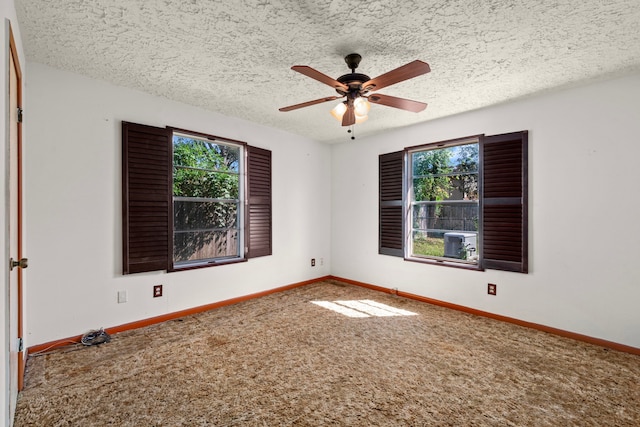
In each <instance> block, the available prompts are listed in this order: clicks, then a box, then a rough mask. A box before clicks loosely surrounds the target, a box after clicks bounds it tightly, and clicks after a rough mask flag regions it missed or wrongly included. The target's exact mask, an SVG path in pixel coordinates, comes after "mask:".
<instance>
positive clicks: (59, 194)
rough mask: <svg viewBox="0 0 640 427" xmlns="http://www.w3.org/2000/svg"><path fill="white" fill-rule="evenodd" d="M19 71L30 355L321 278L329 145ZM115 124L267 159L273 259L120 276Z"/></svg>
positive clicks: (35, 70) (326, 243)
mask: <svg viewBox="0 0 640 427" xmlns="http://www.w3.org/2000/svg"><path fill="white" fill-rule="evenodd" d="M27 66H28V68H29V80H28V81H27V87H26V101H27V103H28V105H29V110H28V112H27V113H26V117H28V119H25V121H26V124H25V125H26V126H28V134H27V137H26V139H25V149H26V159H27V165H26V170H25V173H26V183H25V184H26V185H25V193H26V199H27V204H28V211H27V212H26V222H27V223H28V224H29V234H28V246H29V248H30V250H29V275H30V276H29V286H28V288H27V289H26V294H27V298H28V312H27V319H26V341H27V346H32V345H35V344H39V343H43V342H48V341H51V340H56V339H60V338H65V337H70V336H73V335H77V334H81V333H84V332H86V331H87V330H89V329H93V328H98V327H101V326H103V327H110V326H116V325H121V324H124V323H128V322H132V321H136V320H141V319H145V318H149V317H153V316H158V315H162V314H165V313H171V312H175V311H179V310H183V309H187V308H191V307H196V306H201V305H205V304H209V303H212V302H216V301H221V300H226V299H229V298H234V297H238V296H242V295H247V294H251V293H255V292H260V291H263V290H268V289H272V288H276V287H280V286H284V285H287V284H292V283H297V282H300V281H304V280H309V279H313V278H316V277H320V276H324V275H327V274H329V272H330V268H331V266H330V253H329V250H330V219H329V202H330V179H329V172H330V148H329V147H328V146H327V145H324V144H320V143H317V142H314V141H311V140H308V139H305V138H302V137H299V136H295V135H292V134H288V133H284V132H280V131H277V130H274V129H271V128H268V127H264V126H259V125H256V124H252V123H249V122H246V121H242V120H239V119H235V118H230V117H225V116H221V115H218V114H213V113H211V112H206V111H204V110H200V109H197V108H194V107H190V106H186V105H183V104H179V103H176V102H172V101H168V100H166V99H163V98H158V97H154V96H151V95H148V94H144V93H141V92H137V91H133V90H129V89H125V88H121V87H116V86H112V85H110V84H107V83H104V82H100V81H97V80H92V79H89V78H86V77H81V76H79V75H75V74H72V73H68V72H63V71H58V70H55V69H53V68H49V67H47V66H44V65H41V64H37V63H28V64H27ZM123 120H124V121H131V122H137V123H143V124H148V125H155V126H166V125H168V126H175V127H178V128H183V129H189V130H193V131H198V132H203V133H209V134H213V135H218V136H223V137H227V138H231V139H236V140H241V141H245V142H247V143H248V144H251V145H254V146H257V147H262V148H267V149H269V150H272V160H273V182H272V186H273V255H272V256H268V257H262V258H256V259H251V260H249V261H248V262H245V263H239V264H232V265H225V266H218V267H212V268H205V269H199V270H191V271H183V272H177V273H168V274H167V273H164V272H156V273H144V274H133V275H127V276H123V275H122V273H121V271H122V262H121V259H122V250H121V245H122V243H121V242H122V238H121V235H122V227H121V216H122V214H121V212H122V211H121V209H122V203H121V197H122V194H121V121H123ZM312 257H315V258H317V259H319V258H324V265H322V266H320V265H317V266H316V267H314V268H312V267H311V266H310V259H311V258H312ZM318 264H319V263H318ZM155 284H163V285H164V296H163V297H162V298H152V287H153V285H155ZM117 291H127V293H128V299H129V301H128V302H127V303H124V304H118V303H117Z"/></svg>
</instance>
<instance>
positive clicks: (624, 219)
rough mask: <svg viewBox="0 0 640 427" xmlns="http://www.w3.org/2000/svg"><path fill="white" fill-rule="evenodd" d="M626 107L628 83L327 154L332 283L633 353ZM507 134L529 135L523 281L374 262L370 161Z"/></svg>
mask: <svg viewBox="0 0 640 427" xmlns="http://www.w3.org/2000/svg"><path fill="white" fill-rule="evenodd" d="M638 99H640V75H632V76H627V77H624V78H619V79H615V80H611V81H607V82H600V83H595V84H592V85H589V86H585V87H580V88H572V89H567V90H564V91H560V92H555V93H550V94H545V95H540V96H536V97H532V98H528V99H523V100H520V101H517V102H513V103H509V104H503V105H499V106H495V107H492V108H486V109H482V110H478V111H474V112H470V113H466V114H460V115H457V116H453V117H449V118H445V119H441V120H436V121H432V122H428V123H424V124H421V125H418V126H413V127H410V128H404V129H400V130H392V131H389V132H387V133H385V134H384V135H380V136H376V137H370V138H366V139H364V138H363V139H361V140H356V141H355V142H348V143H344V144H339V145H335V146H334V147H333V148H332V153H331V154H332V162H331V164H332V173H331V176H332V197H331V204H332V214H331V216H332V239H331V253H332V270H331V272H332V274H333V275H336V276H339V277H345V278H349V279H352V280H358V281H362V282H366V283H370V284H375V285H379V286H383V287H397V288H398V289H399V290H401V291H405V292H410V293H414V294H418V295H421V296H425V297H430V298H435V299H439V300H442V301H447V302H450V303H454V304H460V305H463V306H467V307H471V308H475V309H479V310H484V311H488V312H491V313H496V314H500V315H504V316H510V317H514V318H518V319H522V320H525V321H529V322H535V323H539V324H543V325H547V326H551V327H555V328H559V329H563V330H567V331H572V332H575V333H580V334H585V335H588V336H592V337H596V338H601V339H605V340H610V341H613V342H617V343H621V344H626V345H630V346H634V347H640V310H639V309H638V301H640V272H639V271H638V270H637V268H638V259H640V258H639V256H640V246H639V242H638V236H640V201H639V198H638V196H639V194H640V188H639V182H640V180H639V179H638V159H640V104H639V103H638ZM373 108H377V107H375V106H374V107H373ZM429 108H438V106H437V105H430V106H429ZM372 110H373V109H372ZM407 114H409V113H407ZM370 120H375V117H374V115H373V114H371V117H370ZM519 130H529V254H530V261H529V269H530V273H529V274H527V275H525V274H517V273H508V272H500V271H492V270H487V271H485V272H477V271H465V270H461V269H454V268H446V267H442V266H431V265H424V264H419V263H414V262H406V261H403V260H402V259H401V258H396V257H390V256H384V255H378V254H377V247H378V225H377V221H378V202H377V200H378V199H377V197H378V193H377V192H378V169H377V168H378V155H379V154H382V153H386V152H392V151H397V150H401V149H403V148H404V147H409V146H414V145H419V144H424V143H429V142H436V141H441V140H447V139H452V138H458V137H464V136H469V135H475V134H481V133H484V134H487V135H493V134H499V133H506V132H513V131H519ZM487 283H496V284H497V285H498V286H497V295H496V296H489V295H487Z"/></svg>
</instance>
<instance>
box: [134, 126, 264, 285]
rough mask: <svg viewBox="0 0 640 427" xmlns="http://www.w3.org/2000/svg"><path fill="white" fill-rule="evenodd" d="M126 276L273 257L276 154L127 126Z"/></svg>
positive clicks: (177, 132)
mask: <svg viewBox="0 0 640 427" xmlns="http://www.w3.org/2000/svg"><path fill="white" fill-rule="evenodd" d="M122 173H123V179H122V189H123V191H122V194H123V204H122V210H123V222H122V229H123V230H122V231H123V272H124V274H129V273H139V272H145V271H155V270H169V271H172V270H179V269H185V268H196V267H203V266H211V265H219V264H221V263H225V262H234V261H244V260H246V259H248V258H254V257H258V256H266V255H271V151H269V150H265V149H262V148H257V147H253V146H250V145H246V144H245V143H242V142H239V141H232V140H227V139H224V138H218V137H213V136H209V135H201V134H197V133H191V132H187V131H182V130H176V129H171V128H157V127H152V126H145V125H139V124H135V123H127V122H123V123H122Z"/></svg>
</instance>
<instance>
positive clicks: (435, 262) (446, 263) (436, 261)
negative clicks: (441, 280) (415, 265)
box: [404, 257, 484, 271]
mask: <svg viewBox="0 0 640 427" xmlns="http://www.w3.org/2000/svg"><path fill="white" fill-rule="evenodd" d="M404 260H405V261H410V262H419V263H421V264H431V265H439V266H442V267H451V268H460V269H463V270H471V271H484V268H482V267H481V266H480V264H470V263H464V262H456V261H447V260H441V259H431V258H420V257H405V258H404Z"/></svg>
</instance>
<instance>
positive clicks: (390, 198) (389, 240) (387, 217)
mask: <svg viewBox="0 0 640 427" xmlns="http://www.w3.org/2000/svg"><path fill="white" fill-rule="evenodd" d="M403 163H404V152H403V151H396V152H394V153H387V154H381V155H380V157H379V159H378V169H379V205H378V209H379V210H378V217H379V218H378V221H379V230H378V253H380V254H383V255H392V256H400V257H401V256H404V250H403V235H404V234H403V222H404V221H403V215H402V169H403Z"/></svg>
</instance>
